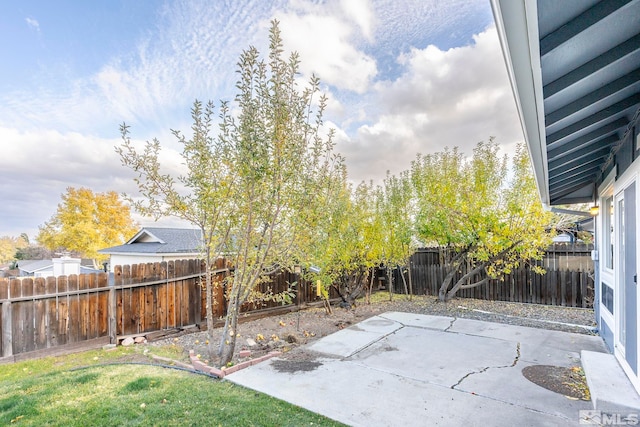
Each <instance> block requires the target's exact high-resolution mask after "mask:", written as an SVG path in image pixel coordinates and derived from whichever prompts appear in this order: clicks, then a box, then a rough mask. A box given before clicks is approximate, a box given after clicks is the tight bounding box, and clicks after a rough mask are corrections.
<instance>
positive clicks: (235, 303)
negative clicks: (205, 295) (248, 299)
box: [218, 292, 240, 367]
mask: <svg viewBox="0 0 640 427" xmlns="http://www.w3.org/2000/svg"><path fill="white" fill-rule="evenodd" d="M239 311H240V304H239V299H238V293H237V292H234V293H233V295H232V296H231V298H230V301H229V307H228V308H227V316H226V320H225V322H224V329H223V331H222V338H221V339H220V349H219V350H218V356H219V357H220V366H221V367H223V366H225V365H227V364H228V363H229V362H231V359H233V351H234V350H235V348H236V336H237V335H238V329H237V327H238V314H239Z"/></svg>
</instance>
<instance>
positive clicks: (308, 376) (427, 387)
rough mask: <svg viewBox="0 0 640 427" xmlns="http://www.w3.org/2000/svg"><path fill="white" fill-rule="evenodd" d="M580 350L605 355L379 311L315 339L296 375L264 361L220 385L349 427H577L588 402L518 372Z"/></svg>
mask: <svg viewBox="0 0 640 427" xmlns="http://www.w3.org/2000/svg"><path fill="white" fill-rule="evenodd" d="M583 348H588V349H589V350H591V351H600V352H605V347H604V345H603V344H602V340H601V339H600V338H599V337H596V336H586V335H578V334H568V333H563V332H557V331H546V330H542V329H534V328H526V327H519V326H509V325H501V324H494V323H489V322H480V321H475V320H474V321H471V320H467V319H453V318H447V317H437V316H423V315H416V314H408V313H385V314H382V315H380V316H376V317H374V318H371V319H368V320H367V321H365V322H361V323H359V324H357V325H354V326H352V327H350V328H347V329H344V330H342V331H339V332H337V333H335V334H332V335H330V336H328V337H325V338H322V339H320V340H318V341H316V342H315V343H314V344H313V345H311V346H310V347H309V348H308V349H311V350H315V351H318V352H320V353H321V354H320V355H319V356H318V358H316V359H315V360H314V362H316V363H313V364H308V365H307V368H306V370H305V368H301V367H300V366H299V365H295V366H296V369H287V364H288V363H291V364H292V365H293V362H291V361H287V359H286V358H274V359H271V360H270V361H267V362H263V363H260V364H257V365H255V366H252V367H250V368H247V369H244V370H241V371H238V372H236V373H233V374H231V375H229V376H227V377H226V379H227V380H229V381H232V382H234V383H236V384H239V385H242V386H245V387H249V388H251V389H254V390H258V391H261V392H264V393H267V394H270V395H272V396H274V397H277V398H279V399H283V400H286V401H288V402H290V403H293V404H295V405H299V406H302V407H304V408H307V409H309V410H311V411H314V412H317V413H320V414H323V415H325V416H327V417H329V418H332V419H335V420H337V421H341V422H343V423H345V424H348V425H352V426H398V425H402V426H425V425H439V426H459V425H467V426H475V425H477V426H487V425H490V426H513V425H522V426H566V425H579V411H580V410H591V409H593V406H592V404H591V402H588V401H577V400H571V399H568V398H567V397H565V396H563V395H561V394H558V393H555V392H552V391H550V390H547V389H545V388H542V387H540V386H538V385H536V384H534V383H532V382H530V381H529V380H527V379H526V378H525V377H524V376H523V375H522V369H523V368H524V367H525V366H530V365H533V364H547V365H555V366H572V365H575V364H576V363H579V357H580V351H581V350H582V349H583ZM301 369H302V370H301Z"/></svg>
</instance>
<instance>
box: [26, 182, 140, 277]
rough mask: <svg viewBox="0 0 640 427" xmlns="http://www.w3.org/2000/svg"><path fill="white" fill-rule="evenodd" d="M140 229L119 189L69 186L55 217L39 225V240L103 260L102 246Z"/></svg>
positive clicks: (117, 242) (54, 247) (50, 246)
mask: <svg viewBox="0 0 640 427" xmlns="http://www.w3.org/2000/svg"><path fill="white" fill-rule="evenodd" d="M136 229H137V225H136V223H135V222H134V221H133V219H132V218H131V210H130V208H129V206H128V205H127V204H126V203H124V201H123V200H121V199H120V196H118V193H116V192H115V191H107V192H104V193H94V192H93V191H92V190H90V189H88V188H74V187H69V188H67V192H66V193H64V194H63V195H62V202H61V203H59V204H58V209H57V211H56V213H55V214H54V215H53V216H52V217H51V219H50V220H49V221H47V222H45V223H44V225H42V226H40V227H39V228H38V235H37V236H36V240H37V241H38V243H40V244H41V245H42V246H44V247H46V248H47V249H49V250H52V251H70V252H75V253H78V254H79V255H80V256H82V257H85V258H92V259H93V260H94V265H95V267H96V268H99V265H100V264H99V262H100V261H103V260H106V259H107V255H102V254H100V253H98V251H99V250H100V249H104V248H106V247H109V246H115V245H120V244H122V243H124V242H125V241H126V239H128V238H129V237H130V236H131V235H132V234H133V233H134V232H135V231H136Z"/></svg>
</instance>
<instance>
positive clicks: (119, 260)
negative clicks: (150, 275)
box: [109, 254, 200, 273]
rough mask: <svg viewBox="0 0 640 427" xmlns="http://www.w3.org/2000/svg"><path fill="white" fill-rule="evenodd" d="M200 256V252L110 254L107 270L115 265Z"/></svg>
mask: <svg viewBox="0 0 640 427" xmlns="http://www.w3.org/2000/svg"><path fill="white" fill-rule="evenodd" d="M196 258H200V254H167V255H149V254H144V255H135V254H127V255H118V254H112V255H111V258H110V261H109V271H110V272H111V273H113V272H114V268H115V266H116V265H134V264H146V263H150V262H152V263H153V262H163V261H178V260H183V259H196Z"/></svg>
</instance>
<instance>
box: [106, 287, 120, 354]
mask: <svg viewBox="0 0 640 427" xmlns="http://www.w3.org/2000/svg"><path fill="white" fill-rule="evenodd" d="M107 310H108V312H109V343H111V344H118V330H117V326H116V316H117V315H118V307H117V304H116V284H115V280H109V302H108V308H107Z"/></svg>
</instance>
